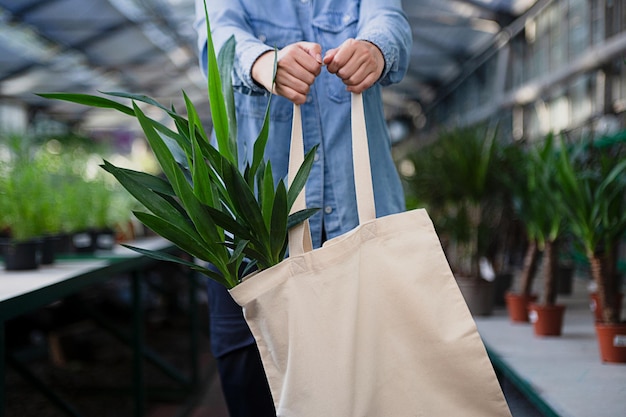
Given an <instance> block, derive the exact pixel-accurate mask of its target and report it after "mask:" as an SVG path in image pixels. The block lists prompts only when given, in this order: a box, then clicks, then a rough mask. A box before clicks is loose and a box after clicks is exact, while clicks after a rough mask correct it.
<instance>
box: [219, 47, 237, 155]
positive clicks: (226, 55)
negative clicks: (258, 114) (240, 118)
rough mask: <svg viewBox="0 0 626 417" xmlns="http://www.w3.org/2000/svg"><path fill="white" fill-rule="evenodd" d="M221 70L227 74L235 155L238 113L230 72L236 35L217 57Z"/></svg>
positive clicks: (225, 92)
mask: <svg viewBox="0 0 626 417" xmlns="http://www.w3.org/2000/svg"><path fill="white" fill-rule="evenodd" d="M217 62H218V67H219V68H220V72H221V73H222V74H225V75H226V76H225V77H224V78H223V79H222V94H223V95H224V100H225V103H226V114H227V115H228V133H229V138H228V139H229V146H230V149H231V151H232V152H233V154H234V155H237V113H236V111H235V96H234V93H233V83H232V80H231V77H230V74H232V72H233V67H234V64H235V36H234V35H233V36H231V37H230V38H228V40H227V41H226V42H225V43H224V45H222V49H220V52H219V55H218V57H217Z"/></svg>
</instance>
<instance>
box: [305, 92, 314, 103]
mask: <svg viewBox="0 0 626 417" xmlns="http://www.w3.org/2000/svg"><path fill="white" fill-rule="evenodd" d="M312 101H313V97H311V95H310V94H309V95H308V96H306V102H307V103H311V102H312Z"/></svg>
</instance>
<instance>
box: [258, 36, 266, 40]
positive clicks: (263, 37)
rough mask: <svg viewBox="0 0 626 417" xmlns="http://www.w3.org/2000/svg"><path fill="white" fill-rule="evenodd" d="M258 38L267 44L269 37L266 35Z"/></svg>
mask: <svg viewBox="0 0 626 417" xmlns="http://www.w3.org/2000/svg"><path fill="white" fill-rule="evenodd" d="M258 38H259V40H260V41H261V42H265V41H266V40H267V36H265V35H259V36H258Z"/></svg>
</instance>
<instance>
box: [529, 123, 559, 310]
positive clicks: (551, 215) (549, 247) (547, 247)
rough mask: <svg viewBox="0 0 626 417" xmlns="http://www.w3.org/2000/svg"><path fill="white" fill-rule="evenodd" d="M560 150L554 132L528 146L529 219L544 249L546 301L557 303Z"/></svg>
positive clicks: (534, 235)
mask: <svg viewBox="0 0 626 417" xmlns="http://www.w3.org/2000/svg"><path fill="white" fill-rule="evenodd" d="M559 153H560V151H559V150H557V149H555V141H554V134H552V133H549V134H548V135H547V136H546V137H545V138H544V140H543V141H542V142H541V143H538V144H536V145H534V146H533V147H531V149H530V150H529V159H528V162H529V167H528V168H529V169H528V171H527V175H528V177H527V181H528V185H529V189H530V190H531V193H529V194H528V195H527V198H529V201H527V204H526V208H527V209H528V210H529V212H528V213H527V217H526V220H527V222H529V223H530V224H529V225H527V228H528V226H530V227H529V229H530V230H531V231H532V232H531V236H532V237H533V238H534V240H535V242H536V244H537V248H538V249H539V250H540V251H543V273H544V280H543V284H544V291H543V298H544V302H545V304H546V305H549V306H551V305H554V304H555V303H556V297H557V274H558V255H559V243H560V240H561V237H562V234H563V230H564V215H563V207H562V205H563V202H562V199H561V193H560V191H561V190H560V188H559V186H558V182H557V180H556V177H557V174H556V170H557V166H558V158H559Z"/></svg>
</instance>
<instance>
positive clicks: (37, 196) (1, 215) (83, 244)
mask: <svg viewBox="0 0 626 417" xmlns="http://www.w3.org/2000/svg"><path fill="white" fill-rule="evenodd" d="M2 139H3V140H2V141H1V142H0V147H1V148H2V150H3V152H2V155H3V157H2V158H0V233H1V234H2V235H1V243H2V245H1V248H2V252H1V255H2V257H3V259H4V267H5V269H8V270H23V269H35V268H37V267H38V266H39V265H40V264H49V263H52V262H54V258H55V256H54V255H55V252H59V251H60V252H88V251H93V250H95V249H96V247H97V246H98V242H99V246H100V248H105V247H109V246H110V245H111V244H112V243H114V238H113V230H114V228H115V227H116V225H119V224H125V223H126V222H127V221H128V219H129V217H130V204H131V200H130V199H129V198H128V197H127V196H126V194H125V193H122V192H120V191H121V188H120V187H117V184H116V183H114V182H113V181H110V180H109V179H107V178H106V177H105V175H103V174H102V173H100V172H99V170H97V171H96V173H95V174H92V175H89V174H90V172H89V171H90V169H89V163H88V161H89V160H90V154H89V152H86V151H85V150H84V149H83V148H82V147H77V146H72V147H68V148H67V149H65V150H64V152H51V151H50V149H49V148H50V147H49V146H46V143H47V142H46V141H37V142H33V141H31V139H30V137H29V136H28V135H26V134H20V135H18V134H10V135H7V134H4V135H3V136H2ZM53 141H54V143H56V146H63V145H62V144H60V143H57V142H56V141H57V140H56V139H54V140H53ZM22 255H23V256H22Z"/></svg>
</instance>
